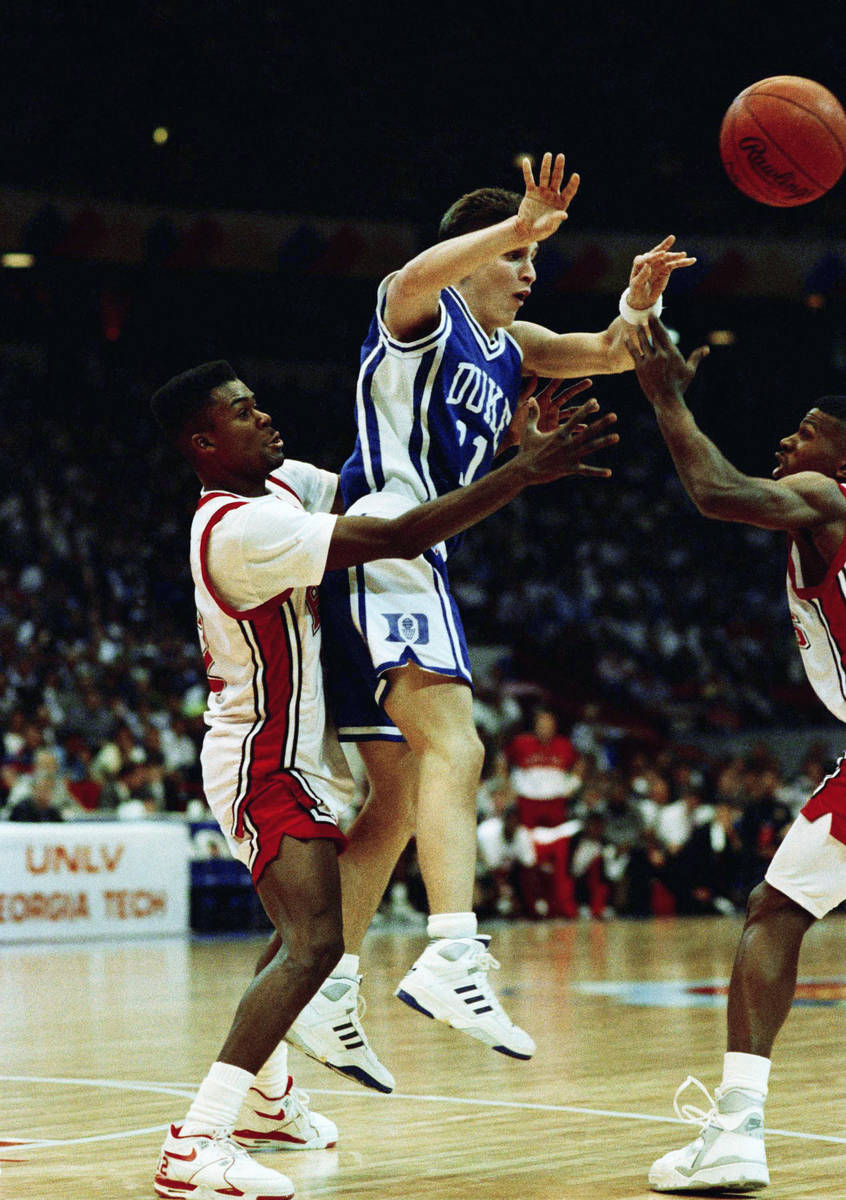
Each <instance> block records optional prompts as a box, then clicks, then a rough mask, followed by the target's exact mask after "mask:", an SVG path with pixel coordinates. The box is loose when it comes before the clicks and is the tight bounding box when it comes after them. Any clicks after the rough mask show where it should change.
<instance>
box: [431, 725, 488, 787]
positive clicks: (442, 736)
mask: <svg viewBox="0 0 846 1200" xmlns="http://www.w3.org/2000/svg"><path fill="white" fill-rule="evenodd" d="M429 748H430V749H431V750H432V751H433V752H434V753H437V754H439V755H440V756H441V757H442V758H445V759H447V760H448V761H449V763H450V764H451V765H452V767H453V769H454V770H455V771H456V773H457V774H460V775H461V776H462V777H467V778H471V779H474V780H475V779H478V778H479V776H480V775H481V773H482V766H483V764H484V761H485V747H484V746H483V745H482V742H481V740H480V738H479V735H478V733H477V732H476V729H475V727H474V726H473V725H472V724H471V725H469V726H467V725H452V726H449V725H447V726H444V727H443V728H441V729H438V730H434V731H433V733H432V738H431V740H430V744H429Z"/></svg>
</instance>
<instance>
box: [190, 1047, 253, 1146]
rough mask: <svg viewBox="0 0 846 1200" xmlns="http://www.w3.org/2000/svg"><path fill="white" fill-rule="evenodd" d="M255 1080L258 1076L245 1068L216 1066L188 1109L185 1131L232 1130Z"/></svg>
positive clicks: (218, 1064)
mask: <svg viewBox="0 0 846 1200" xmlns="http://www.w3.org/2000/svg"><path fill="white" fill-rule="evenodd" d="M254 1079H255V1075H251V1074H250V1072H249V1071H244V1070H242V1069H241V1067H233V1066H232V1065H231V1063H224V1062H216V1063H212V1066H211V1070H210V1071H209V1073H208V1075H207V1076H206V1077H205V1079H204V1080H203V1082H202V1083H201V1084H200V1090H199V1091H198V1092H197V1095H196V1096H195V1097H194V1103H193V1104H192V1105H191V1107H190V1108H189V1109H188V1115H187V1116H186V1117H185V1120H184V1122H183V1125H182V1129H183V1132H184V1133H200V1132H202V1133H211V1132H212V1131H213V1130H215V1129H232V1128H233V1126H234V1125H235V1122H236V1120H237V1119H238V1113H239V1111H240V1108H241V1105H242V1104H243V1102H244V1097H245V1096H246V1094H247V1092H248V1091H249V1089H250V1085H251V1084H252V1082H253V1080H254Z"/></svg>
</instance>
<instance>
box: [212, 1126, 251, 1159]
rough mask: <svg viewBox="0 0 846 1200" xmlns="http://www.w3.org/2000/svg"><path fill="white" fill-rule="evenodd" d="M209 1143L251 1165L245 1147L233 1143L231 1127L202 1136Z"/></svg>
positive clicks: (214, 1130)
mask: <svg viewBox="0 0 846 1200" xmlns="http://www.w3.org/2000/svg"><path fill="white" fill-rule="evenodd" d="M202 1136H204V1137H207V1138H208V1139H209V1140H210V1141H212V1142H216V1143H219V1144H221V1145H223V1146H225V1148H226V1149H227V1150H228V1151H229V1153H230V1154H233V1155H234V1156H235V1157H236V1158H246V1159H248V1160H249V1162H250V1163H252V1161H253V1160H252V1159H251V1158H250V1155H249V1153H248V1151H247V1149H246V1147H245V1146H241V1145H239V1144H238V1142H236V1141H235V1137H234V1130H233V1128H232V1127H230V1128H227V1129H213V1130H212V1131H211V1133H207V1134H203V1135H202Z"/></svg>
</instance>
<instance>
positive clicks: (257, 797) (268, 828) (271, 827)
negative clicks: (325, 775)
mask: <svg viewBox="0 0 846 1200" xmlns="http://www.w3.org/2000/svg"><path fill="white" fill-rule="evenodd" d="M313 806H314V801H313V800H312V798H311V797H310V796H309V794H308V793H307V792H306V791H304V789H303V788H302V787H301V786H300V784H299V783H298V782H297V781H296V779H294V778H293V777H292V776H291V775H288V774H286V773H285V772H282V771H279V772H277V773H276V774H275V775H272V776H269V777H268V778H266V779H264V780H263V781H262V782H261V783H260V784H259V785H258V786H257V787H255V788H253V789H251V790H250V792H249V794H248V795H247V799H246V806H245V807H246V808H247V809H248V810H249V815H250V822H251V824H252V826H253V828H254V829H255V830H256V841H257V843H258V850H257V853H256V856H255V858H254V859H253V863H252V866H251V867H250V874H251V875H252V877H253V883H254V884H255V885H256V887H258V884H259V882H260V880H261V877H262V875H263V874H264V870H265V868H266V867H267V864H268V863H270V862H272V861H273V860H274V858H276V857H277V856H278V854H279V847H280V845H281V844H282V838H283V837H286V836H288V837H295V838H302V839H303V840H304V841H310V840H312V839H313V838H331V839H332V840H333V841H334V842H336V843H337V845H338V853H339V854H340V853H341V851H343V850H344V848H345V847H346V844H347V838H346V835H345V834H343V833H342V832H341V830H340V829H339V828H338V826H337V825H332V824H330V823H329V822H328V821H327V820H326V818H325V816H324V817H323V820H322V821H315V820H314V818H313V817H312V816H311V810H312V808H313Z"/></svg>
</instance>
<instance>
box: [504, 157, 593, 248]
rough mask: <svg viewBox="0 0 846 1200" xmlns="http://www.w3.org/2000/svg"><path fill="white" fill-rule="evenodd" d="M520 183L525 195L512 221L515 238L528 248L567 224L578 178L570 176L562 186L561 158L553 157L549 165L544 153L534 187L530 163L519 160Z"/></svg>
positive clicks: (562, 162)
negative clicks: (522, 184)
mask: <svg viewBox="0 0 846 1200" xmlns="http://www.w3.org/2000/svg"><path fill="white" fill-rule="evenodd" d="M523 181H524V182H525V185H526V194H525V195H524V197H523V199H522V200H521V202H520V207H519V209H518V210H517V216H516V218H515V220H516V223H517V233H518V236H519V237H520V239H521V241H523V242H525V244H526V245H528V244H529V243H530V242H542V241H543V240H544V238H548V237H551V236H552V234H553V233H555V231H556V229H557V228H558V226H559V225H560V224H561V222H562V221H566V220H567V209H568V208H569V207H570V201H571V200H572V199H573V197H574V196H575V194H576V192H577V191H578V190H579V177H578V175H571V176H570V178H569V179H568V180H567V182H566V184H565V183H564V155H563V154H556V156H555V162H554V163H553V161H552V155H551V154H550V153H548V152H547V153H546V154H544V156H543V158H542V159H541V165H540V171H539V172H538V181H537V183H535V176H534V173H533V171H532V164H531V162H530V161H529V159H528V158H524V159H523Z"/></svg>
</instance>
